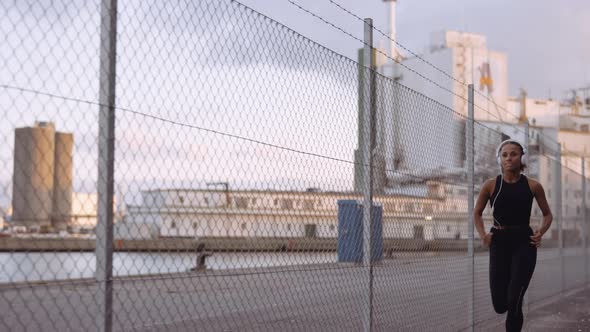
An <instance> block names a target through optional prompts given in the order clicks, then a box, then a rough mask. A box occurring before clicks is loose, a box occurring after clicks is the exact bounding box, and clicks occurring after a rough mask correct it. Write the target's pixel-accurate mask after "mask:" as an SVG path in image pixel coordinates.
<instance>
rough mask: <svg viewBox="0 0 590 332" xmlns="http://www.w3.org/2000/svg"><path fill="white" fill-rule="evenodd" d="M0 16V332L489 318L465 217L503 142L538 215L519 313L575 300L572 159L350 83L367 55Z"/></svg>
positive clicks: (523, 130)
mask: <svg viewBox="0 0 590 332" xmlns="http://www.w3.org/2000/svg"><path fill="white" fill-rule="evenodd" d="M113 13H116V15H113ZM0 14H1V15H0V16H2V18H3V19H2V20H1V21H0V42H2V44H3V45H6V46H7V47H3V48H2V49H0V61H1V66H0V108H1V112H2V114H3V118H4V119H5V121H3V122H2V123H1V124H0V139H1V141H2V147H1V148H0V165H1V166H3V169H5V170H7V171H5V172H2V177H1V178H0V181H1V182H0V185H1V187H0V207H1V208H2V209H3V211H2V212H3V216H4V225H3V232H2V237H0V250H1V252H0V261H1V262H2V264H1V265H0V266H1V267H0V310H1V311H2V313H3V314H2V316H1V317H0V327H1V328H2V330H7V331H37V330H47V331H64V330H69V331H85V330H94V329H96V330H101V331H110V330H114V331H160V330H161V331H164V330H171V329H176V330H179V331H194V330H207V331H209V330H210V331H226V330H227V331H230V330H269V331H270V330H322V331H324V330H334V331H336V330H337V331H341V330H352V331H355V330H362V329H368V327H372V328H373V329H374V330H379V331H388V330H416V329H423V330H445V331H457V330H465V329H469V328H471V327H473V326H483V325H484V324H488V322H490V321H497V320H498V318H497V315H495V314H494V313H493V310H492V305H491V300H490V291H489V283H488V275H487V273H488V264H489V263H488V256H487V252H486V249H485V248H483V247H482V246H481V244H480V242H481V241H480V240H479V239H478V238H477V233H475V238H474V237H473V236H474V232H473V228H472V224H471V223H470V211H471V210H470V209H472V206H470V204H469V201H470V200H471V201H473V196H472V195H475V196H476V195H477V194H478V192H479V190H480V188H481V185H482V184H483V183H484V181H485V180H487V179H489V178H492V177H495V176H496V175H497V174H498V172H499V167H498V164H497V161H496V148H497V146H498V144H499V143H500V142H501V141H502V140H504V139H505V138H506V135H510V136H513V137H520V138H523V141H524V138H525V137H528V138H530V140H529V143H528V145H529V151H530V152H529V154H528V156H527V158H528V160H527V161H528V163H529V166H530V167H529V169H528V171H527V172H528V173H527V174H528V175H529V176H531V177H533V178H536V179H538V180H539V181H540V182H541V183H542V184H543V186H544V187H545V190H546V192H547V196H548V200H549V201H550V203H551V208H552V211H553V213H554V216H555V221H554V224H553V226H552V228H551V229H550V231H549V232H548V233H547V235H546V236H545V238H544V242H543V246H542V248H541V249H539V259H538V263H537V268H536V272H535V275H534V277H533V281H532V283H531V286H530V288H529V291H528V293H527V303H528V304H529V307H530V305H534V304H535V303H541V302H542V301H544V300H547V299H550V298H551V297H553V296H555V295H559V294H563V293H565V292H567V291H570V290H573V289H576V288H579V287H581V286H583V285H585V284H586V283H587V281H588V276H589V267H588V259H589V258H588V253H587V249H586V248H587V245H586V243H587V238H586V236H587V235H586V234H588V223H587V222H586V211H587V207H586V200H585V197H586V195H587V186H585V180H586V177H585V170H584V163H585V159H579V158H578V159H576V158H575V157H571V156H565V157H564V156H562V155H561V149H560V147H559V146H557V147H556V146H553V145H551V144H549V143H547V142H542V141H541V140H539V139H538V135H537V136H536V137H535V136H534V135H531V134H530V133H529V128H528V126H524V125H522V124H510V123H495V122H490V121H479V120H477V119H478V113H477V112H481V109H478V108H477V104H478V100H480V99H478V98H475V104H476V105H475V106H476V109H475V121H474V120H473V117H472V116H470V115H469V114H465V113H464V112H463V111H457V110H454V109H451V108H449V107H447V106H445V105H443V104H441V103H439V102H437V101H436V100H435V99H432V98H431V96H428V95H424V94H421V93H420V92H417V91H416V90H413V89H411V88H408V87H407V86H404V85H403V84H401V83H400V82H398V81H396V80H393V79H391V78H389V77H386V76H383V75H381V74H380V72H379V71H377V70H373V69H369V68H371V61H374V54H373V53H371V51H370V49H369V48H367V47H365V49H364V50H361V51H360V52H359V59H358V61H355V60H351V59H349V58H346V57H344V56H341V55H339V54H336V53H334V52H332V51H331V50H329V49H327V48H325V47H323V46H322V45H319V44H317V43H315V42H313V41H311V40H310V39H308V38H305V37H303V36H301V35H300V34H298V33H297V32H295V31H293V30H291V29H289V28H287V27H285V26H283V25H281V24H279V23H277V22H275V21H273V20H272V19H270V18H268V17H266V16H264V15H262V14H260V13H257V12H255V11H253V10H252V9H250V8H248V7H246V6H244V5H242V4H240V3H239V2H236V1H229V0H227V1H225V0H224V1H209V0H205V1H185V2H176V1H174V2H170V3H164V2H160V1H139V0H136V1H120V2H119V3H118V4H117V2H116V1H102V2H101V1H99V0H94V1H83V2H68V1H54V2H51V3H45V2H36V1H30V2H25V1H22V2H21V1H18V2H16V1H15V2H5V3H2V4H1V5H0ZM115 27H116V29H115ZM365 28H366V27H365ZM368 30H369V31H370V29H368ZM115 41H116V45H115V43H114V42H115ZM365 42H366V43H367V39H365ZM369 44H370V43H369ZM361 46H362V45H361ZM365 46H366V45H365ZM115 72H116V74H115ZM465 91H466V93H465V94H464V97H465V98H467V95H468V94H467V91H468V90H467V86H465ZM469 100H471V101H473V99H469ZM469 100H463V102H464V104H467V103H469ZM460 109H461V110H462V109H464V108H463V107H461V108H460ZM471 129H472V130H471ZM473 133H474V134H473ZM470 144H473V145H472V146H473V149H471V148H470ZM471 157H472V158H473V165H472V166H473V169H474V171H473V172H472V173H470V172H469V169H470V167H471V166H470V161H469V160H471V159H470V158H471ZM565 160H567V162H566V161H565ZM580 165H581V166H580ZM8 170H12V171H8ZM367 181H368V182H367ZM471 181H472V182H471ZM472 185H473V188H474V192H473V193H472V192H471V188H472ZM368 206H372V208H371V209H368V208H367V209H365V208H364V207H368ZM363 220H372V221H371V222H367V223H363ZM484 221H485V224H486V226H487V227H489V226H490V225H491V214H490V211H489V209H486V212H485V214H484ZM540 222H541V214H540V211H539V210H538V208H537V207H536V203H535V205H534V208H533V213H532V218H531V224H532V226H533V227H538V226H539V225H540ZM369 252H370V254H369ZM364 253H367V254H364Z"/></svg>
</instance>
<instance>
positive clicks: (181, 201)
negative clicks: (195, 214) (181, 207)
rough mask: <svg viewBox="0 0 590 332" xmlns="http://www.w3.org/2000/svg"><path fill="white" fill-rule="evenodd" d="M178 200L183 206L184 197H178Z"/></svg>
mask: <svg viewBox="0 0 590 332" xmlns="http://www.w3.org/2000/svg"><path fill="white" fill-rule="evenodd" d="M178 200H179V201H180V204H184V196H179V197H178Z"/></svg>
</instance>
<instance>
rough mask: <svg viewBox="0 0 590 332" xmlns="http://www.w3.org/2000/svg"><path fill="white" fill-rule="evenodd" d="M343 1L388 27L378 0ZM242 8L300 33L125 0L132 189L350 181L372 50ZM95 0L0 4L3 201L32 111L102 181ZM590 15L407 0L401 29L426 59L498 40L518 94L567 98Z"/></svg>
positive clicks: (122, 175) (120, 83)
mask: <svg viewBox="0 0 590 332" xmlns="http://www.w3.org/2000/svg"><path fill="white" fill-rule="evenodd" d="M292 1H294V2H297V3H299V4H301V5H302V6H304V7H306V8H308V9H309V10H312V11H313V12H315V13H317V14H318V15H320V16H322V17H324V18H325V19H326V20H328V21H330V22H333V23H334V24H336V25H338V26H340V27H342V28H343V29H345V30H346V31H348V32H350V33H351V34H353V35H355V36H357V37H359V38H360V37H362V30H363V26H362V23H361V22H359V21H358V20H357V19H355V18H354V17H351V16H349V15H348V14H346V13H344V12H343V11H341V10H340V9H338V8H337V7H336V6H334V5H333V4H331V3H330V1H328V0H292ZM338 1H339V2H338V3H340V4H341V5H342V6H344V7H346V8H348V9H350V10H351V11H352V12H354V13H356V15H358V16H360V17H372V18H373V19H374V22H375V25H376V26H377V27H379V28H381V29H382V30H385V29H386V25H387V20H386V6H385V5H384V4H383V3H382V2H381V1H378V0H365V1H358V0H338ZM241 2H242V3H243V4H245V5H247V6H249V7H251V8H253V9H254V10H256V11H258V12H260V13H262V14H264V15H267V16H269V17H271V18H272V19H274V20H276V21H278V22H280V23H282V24H284V25H286V26H287V27H289V28H290V29H292V30H289V29H285V28H282V27H281V26H279V25H277V24H275V23H272V22H270V21H268V20H265V19H264V18H262V17H259V16H257V15H255V14H253V13H252V12H249V11H247V10H245V9H244V7H242V6H239V5H236V4H235V3H231V2H230V1H229V0H225V1H221V0H220V1H217V0H202V1H194V0H192V1H178V2H176V1H170V2H162V1H158V0H153V1H143V0H125V1H123V0H122V1H120V4H119V9H120V13H119V28H118V32H119V34H118V49H117V55H118V63H117V70H118V74H117V104H118V106H119V109H118V111H117V121H118V122H117V143H116V146H117V147H116V153H117V156H116V160H117V166H116V169H117V171H116V177H117V179H118V182H119V184H121V185H122V186H124V187H129V188H139V189H147V188H154V187H166V186H167V187H171V186H180V187H193V188H194V187H203V186H205V183H206V182H212V181H214V182H218V181H228V182H231V183H232V184H233V185H236V186H238V185H239V184H241V185H242V186H243V187H248V188H251V187H258V188H266V187H270V188H295V189H305V188H307V187H322V188H324V189H349V188H350V187H351V185H352V182H353V181H352V178H353V166H352V163H353V162H354V157H353V156H354V149H355V148H356V144H357V140H356V138H357V123H356V120H357V119H356V116H357V100H358V96H357V87H356V82H357V66H356V64H355V63H354V62H353V61H350V60H349V59H347V58H351V59H356V50H357V49H358V48H359V47H361V46H362V45H360V44H359V42H358V41H356V40H354V39H352V38H350V37H349V36H346V35H344V34H343V33H342V32H340V31H337V30H335V29H334V28H333V27H330V26H328V25H326V24H325V23H323V22H321V21H319V20H318V19H317V18H314V17H312V16H310V15H309V14H307V13H305V12H303V11H301V10H300V9H299V8H297V7H295V6H294V5H292V4H291V3H290V2H289V1H287V0H272V1H271V0H241ZM98 4H99V2H98V1H97V0H89V1H85V2H72V1H49V0H43V1H30V3H26V2H25V1H22V2H21V1H18V2H14V3H11V4H9V5H8V6H6V3H3V4H2V5H0V17H2V18H3V19H2V20H1V21H0V44H2V45H7V47H2V48H0V60H1V62H0V63H1V64H2V66H0V85H2V86H3V87H2V88H1V89H0V112H1V115H2V118H3V119H7V121H3V122H2V123H0V140H1V143H2V144H1V147H0V166H1V167H2V168H3V169H4V171H3V172H1V173H0V184H1V185H2V187H3V189H0V203H1V201H3V200H4V201H6V200H7V197H9V196H10V194H11V189H10V185H9V183H10V182H11V178H12V169H13V163H12V145H13V142H14V138H13V130H14V128H15V127H22V126H29V125H32V123H33V122H34V121H35V120H46V121H53V122H55V123H56V128H57V129H58V130H61V131H66V132H73V133H74V137H75V149H74V167H75V175H74V184H75V187H76V188H75V190H80V191H92V190H93V188H94V184H95V179H96V159H97V156H98V153H97V145H96V142H97V139H96V137H97V133H98V128H97V125H96V124H97V114H98V113H97V111H98V107H97V105H96V104H95V103H96V101H97V92H98V45H99V31H100V29H99V27H98V23H99V21H100V17H99V15H98V13H99V6H98ZM4 18H6V19H4ZM589 22H590V2H588V1H582V0H576V1H573V0H572V1H561V2H559V3H558V2H555V1H554V2H549V1H544V0H543V1H532V0H519V1H508V0H499V1H494V2H492V1H486V2H483V1H467V0H430V1H427V0H399V1H398V25H397V30H398V41H399V42H401V43H402V44H403V45H405V46H406V47H408V48H410V49H412V50H414V51H415V52H416V53H421V52H422V51H423V50H425V49H426V48H427V47H428V45H429V38H430V34H431V32H435V31H440V30H444V29H455V30H461V31H469V32H476V33H481V34H484V35H486V36H487V37H488V47H489V48H490V49H492V50H496V51H502V52H506V53H507V54H508V63H509V64H508V65H509V67H508V73H509V79H510V83H509V84H510V88H509V91H510V93H512V94H513V95H514V94H516V93H517V90H518V89H519V88H520V87H525V88H527V89H528V91H529V95H531V96H534V97H547V96H549V94H551V96H552V97H554V98H560V97H562V96H563V94H564V92H565V91H566V90H567V89H571V88H572V87H580V86H584V85H588V84H590V77H589V76H590V68H589V67H590V65H589V64H590V49H589V48H590V44H589V43H587V42H586V41H588V40H590V23H589ZM300 35H303V36H305V37H308V38H309V39H311V40H313V41H315V42H317V44H315V43H312V42H310V41H309V40H307V39H305V38H302V37H301V36H300ZM322 45H323V46H322ZM324 46H325V47H327V48H328V49H331V50H333V51H335V52H336V53H333V52H331V51H329V50H327V49H325V48H324ZM338 54H341V55H344V56H345V57H340V56H339V55H338ZM31 91H33V92H31ZM441 111H450V110H441ZM327 124H329V125H327ZM328 165H329V167H328ZM130 190H131V189H130ZM134 191H135V190H134ZM2 196H4V199H2Z"/></svg>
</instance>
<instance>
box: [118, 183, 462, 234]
mask: <svg viewBox="0 0 590 332" xmlns="http://www.w3.org/2000/svg"><path fill="white" fill-rule="evenodd" d="M430 187H431V188H432V190H431V192H430V193H429V196H428V197H412V196H404V195H397V196H376V197H375V202H376V203H377V204H379V205H381V206H382V207H383V214H384V215H383V236H384V237H386V238H387V237H389V238H413V237H420V238H425V239H433V238H457V237H461V238H466V237H467V224H466V220H467V218H466V211H467V206H466V203H465V202H466V201H465V200H463V201H460V202H459V201H457V202H449V201H446V200H445V199H443V197H444V196H441V195H440V192H439V191H437V190H438V189H437V188H439V186H437V185H436V184H431V186H430ZM142 197H143V203H142V204H141V205H138V206H127V213H126V215H125V218H124V221H123V222H121V223H119V224H118V225H116V233H115V237H117V238H156V237H279V238H289V237H319V238H322V237H337V236H338V206H337V202H338V201H339V200H348V199H354V200H359V199H361V197H360V196H358V195H355V194H354V193H338V192H319V191H271V190H267V191H254V190H252V191H250V190H248V191H223V190H196V189H195V190H187V189H169V190H167V189H161V190H149V191H144V192H142Z"/></svg>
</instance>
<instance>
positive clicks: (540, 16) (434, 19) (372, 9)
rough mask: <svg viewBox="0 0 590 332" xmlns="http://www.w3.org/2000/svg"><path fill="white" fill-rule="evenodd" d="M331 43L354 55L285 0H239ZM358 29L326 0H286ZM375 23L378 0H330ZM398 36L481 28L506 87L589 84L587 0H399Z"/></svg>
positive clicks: (413, 44) (545, 89)
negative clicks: (504, 62) (501, 60)
mask: <svg viewBox="0 0 590 332" xmlns="http://www.w3.org/2000/svg"><path fill="white" fill-rule="evenodd" d="M241 2H242V3H244V4H246V5H248V6H251V7H252V8H254V9H256V10H257V11H260V12H262V13H264V14H266V15H268V16H270V17H272V18H274V19H276V20H277V21H279V22H282V23H284V24H286V25H287V26H289V27H291V28H293V29H294V30H296V31H298V32H300V33H302V34H303V35H305V36H308V37H310V38H311V39H314V40H316V41H318V42H320V43H321V44H324V45H326V46H328V47H330V48H332V49H333V50H335V51H337V52H339V53H342V54H344V55H347V56H349V57H355V49H356V48H358V47H359V45H358V42H356V41H354V40H353V39H352V38H350V37H347V36H346V35H344V34H342V33H341V32H339V31H337V30H336V29H334V28H332V27H330V26H328V25H326V24H325V23H322V22H321V21H320V20H318V19H316V18H314V17H312V16H310V15H309V14H307V13H304V12H303V11H301V10H300V9H298V8H297V7H295V6H293V5H292V4H291V3H290V2H289V1H287V0H275V1H269V0H241ZM293 2H296V3H298V4H300V5H301V6H303V7H305V8H307V9H309V10H311V11H313V12H315V13H317V14H319V15H320V16H322V17H324V18H326V19H327V20H329V21H330V22H333V23H334V24H336V25H338V26H341V27H343V28H344V29H345V30H347V31H350V32H351V33H354V34H355V35H356V36H358V37H362V24H361V23H360V22H359V21H358V20H356V19H355V18H353V17H351V16H349V15H348V14H346V13H345V12H343V11H341V10H340V9H338V8H337V7H336V6H334V5H333V4H331V3H330V1H328V0H293ZM335 2H337V3H339V4H341V5H342V6H343V7H345V8H347V9H349V10H351V11H352V12H354V13H356V14H357V15H358V16H360V17H371V18H373V20H374V24H375V25H376V26H377V27H380V28H381V29H382V30H385V29H386V26H387V17H386V15H387V11H386V6H385V4H384V3H383V2H381V1H380V0H365V1H358V0H335ZM397 3H398V15H397V20H398V24H397V32H398V41H399V42H400V43H401V44H403V45H405V46H407V47H408V48H409V49H411V50H413V51H414V52H416V53H418V54H420V53H422V52H423V51H424V50H425V49H426V48H427V47H428V45H429V38H430V33H431V32H434V31H441V30H445V29H454V30H460V31H467V32H475V33H480V34H483V35H485V36H486V37H487V40H488V48H489V49H491V50H496V51H501V52H506V53H507V54H508V73H509V92H510V93H511V94H512V95H516V94H517V93H518V89H519V88H520V87H524V88H526V89H527V90H528V91H529V95H530V96H533V97H538V98H544V97H548V96H551V97H553V98H561V97H562V96H563V94H564V93H565V91H566V90H568V89H571V88H573V87H582V86H587V85H590V43H588V42H587V41H589V40H590V1H586V0H564V1H549V0H518V1H514V0H495V1H481V0H479V1H473V0H398V2H397Z"/></svg>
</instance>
